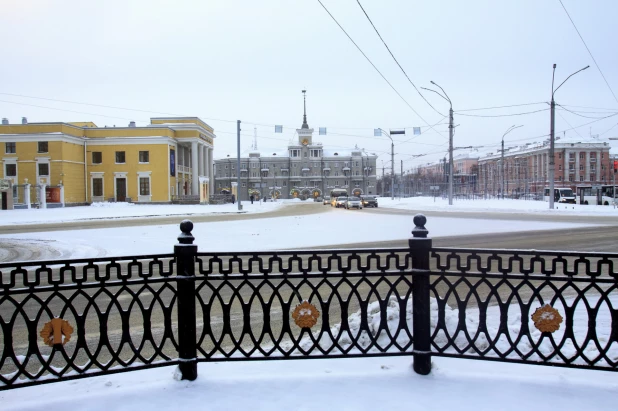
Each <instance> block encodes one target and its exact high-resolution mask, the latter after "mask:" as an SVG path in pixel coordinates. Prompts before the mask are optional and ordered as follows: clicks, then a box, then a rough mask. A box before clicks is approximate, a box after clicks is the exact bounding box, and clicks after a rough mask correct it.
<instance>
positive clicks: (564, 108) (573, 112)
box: [556, 104, 616, 119]
mask: <svg viewBox="0 0 618 411" xmlns="http://www.w3.org/2000/svg"><path fill="white" fill-rule="evenodd" d="M556 105H557V106H560V109H561V110H564V111H568V112H569V113H571V114H575V115H576V116H579V117H584V118H594V119H604V118H607V116H603V117H591V116H584V115H583V114H579V113H578V112H575V111H572V110H569V109H568V108H566V107H564V106H562V105H560V104H556ZM605 114H608V113H605ZM615 114H616V113H615Z"/></svg>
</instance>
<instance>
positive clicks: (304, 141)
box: [301, 138, 309, 146]
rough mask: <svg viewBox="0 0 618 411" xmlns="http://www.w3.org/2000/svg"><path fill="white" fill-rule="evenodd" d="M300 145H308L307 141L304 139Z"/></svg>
mask: <svg viewBox="0 0 618 411" xmlns="http://www.w3.org/2000/svg"><path fill="white" fill-rule="evenodd" d="M301 143H302V144H303V146H306V145H307V144H309V140H307V139H306V138H304V139H303V141H301Z"/></svg>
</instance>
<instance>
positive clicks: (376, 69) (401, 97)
mask: <svg viewBox="0 0 618 411" xmlns="http://www.w3.org/2000/svg"><path fill="white" fill-rule="evenodd" d="M318 3H320V5H321V6H322V8H323V9H324V10H325V11H326V12H327V13H328V15H329V16H330V18H331V19H333V21H334V22H335V23H336V24H337V26H339V28H340V29H341V31H343V33H344V34H345V35H346V36H347V37H348V39H349V40H350V41H351V42H352V44H354V46H356V48H357V49H358V51H360V53H361V54H362V55H363V57H365V59H366V60H367V61H368V62H369V64H371V66H372V67H373V68H374V69H375V71H377V72H378V74H379V75H380V76H381V77H382V78H383V79H384V81H386V83H387V84H388V85H389V86H390V87H391V88H392V89H393V91H394V92H395V93H397V95H398V96H399V98H400V99H401V100H402V101H403V102H404V103H406V105H407V106H408V107H409V108H410V110H412V111H413V112H414V114H416V115H417V116H418V118H420V119H421V120H422V121H423V122H424V123H425V124H427V125H428V126H429V123H428V122H427V120H425V119H424V118H423V116H421V115H420V114H419V113H418V112H417V111H416V110H415V109H414V107H412V106H411V105H410V103H408V102H407V100H406V99H405V98H403V96H402V95H401V93H399V91H397V89H396V88H395V87H394V86H393V85H392V84H391V82H390V81H388V80H387V78H386V77H384V74H382V72H381V71H380V70H379V69H378V68H377V67H376V65H375V64H373V62H372V61H371V59H370V58H369V57H367V55H366V54H365V52H364V51H363V50H362V49H361V48H360V47H359V45H358V44H356V42H355V41H354V39H352V37H351V36H350V35H349V34H348V32H347V31H345V29H344V28H343V26H342V25H341V24H339V22H338V21H337V19H336V18H335V16H333V15H332V14H331V12H330V11H328V9H327V8H326V6H325V5H324V4H323V3H322V1H321V0H318ZM430 128H432V129H433V127H431V126H430ZM435 131H436V133H438V134H440V135H441V136H442V134H441V133H440V132H439V131H437V130H435ZM442 137H444V136H442Z"/></svg>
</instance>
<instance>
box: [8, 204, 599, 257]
mask: <svg viewBox="0 0 618 411" xmlns="http://www.w3.org/2000/svg"><path fill="white" fill-rule="evenodd" d="M437 201H440V200H437ZM469 203H470V204H472V203H474V204H477V207H483V206H482V204H483V203H481V202H480V201H475V202H469ZM469 203H464V202H463V201H458V202H457V203H456V208H453V210H469V211H486V210H491V211H496V210H498V211H504V212H505V213H512V210H513V207H515V206H516V205H519V204H521V203H523V204H525V205H530V206H537V205H543V204H545V203H541V202H534V201H526V202H524V201H521V202H520V201H517V200H504V201H501V200H500V201H498V200H495V201H490V202H488V203H487V205H485V206H484V207H487V208H485V209H483V208H467V209H466V208H465V207H461V205H468V204H469ZM117 204H119V203H116V204H114V203H103V205H102V206H99V207H92V206H91V207H72V208H65V209H47V210H13V211H9V212H3V213H0V218H1V220H0V224H15V223H16V222H17V221H19V222H20V224H24V223H28V224H31V223H37V222H38V223H44V222H59V221H76V220H80V219H94V218H102V219H117V218H127V217H144V216H152V215H164V216H166V215H178V222H180V221H181V220H182V219H183V218H191V214H192V215H197V214H208V213H235V212H237V210H236V207H237V206H235V205H231V204H227V205H217V206H199V205H195V206H193V205H191V206H170V205H143V206H142V205H127V204H125V205H124V206H121V205H117ZM123 204H124V203H123ZM436 204H438V203H436ZM509 204H510V205H509ZM281 206H290V207H311V206H316V207H329V206H322V205H314V204H307V203H303V202H300V201H296V202H294V201H290V202H276V203H268V202H267V203H259V204H258V203H254V204H253V205H252V204H250V203H244V204H243V208H244V210H246V211H247V212H250V213H254V212H264V211H266V210H273V209H275V208H277V207H281ZM380 206H381V207H397V208H405V209H410V210H415V211H418V212H422V211H424V210H429V209H431V207H434V203H433V199H431V198H410V199H403V200H401V201H398V200H395V201H391V200H390V199H383V198H380ZM443 206H444V205H443ZM502 206H507V208H499V207H502ZM176 207H177V208H176ZM446 207H448V205H447V206H446ZM589 207H593V206H589ZM599 207H600V211H599V212H605V211H607V210H606V209H607V207H605V209H603V207H601V206H599ZM526 210H528V209H519V211H520V212H521V211H526ZM547 211H549V210H547ZM554 211H555V210H554ZM576 226H580V227H584V226H586V224H585V219H584V220H583V221H582V222H578V223H566V222H559V223H558V222H539V221H533V222H531V221H528V222H526V221H516V220H492V222H491V224H488V223H487V222H486V221H484V220H479V219H460V218H450V217H431V218H429V219H428V223H427V229H428V230H429V234H430V236H431V237H434V238H435V237H443V236H453V235H463V234H483V233H495V232H504V231H507V232H517V231H532V230H552V229H562V228H570V227H576ZM413 228H414V224H413V222H412V217H411V216H409V215H395V214H391V215H389V214H382V213H367V212H365V210H343V209H337V210H334V209H333V212H329V213H318V214H309V215H299V216H293V217H277V218H261V219H255V220H242V221H224V222H208V223H196V224H195V227H194V229H193V235H194V237H195V238H196V244H198V246H199V249H200V250H201V251H251V250H275V249H289V248H303V247H315V246H321V245H334V244H350V243H360V242H369V241H391V240H404V239H407V238H410V237H411V231H412V229H413ZM178 234H180V230H179V228H178V224H167V225H152V226H140V227H133V228H131V229H127V228H126V227H117V228H102V229H84V230H74V231H65V232H62V231H53V232H40V233H24V234H10V235H9V234H6V235H0V240H13V241H18V242H21V243H25V242H41V243H45V245H46V247H48V249H49V250H61V251H62V253H61V254H62V255H64V256H66V255H68V254H69V253H70V254H71V255H72V256H73V257H74V258H88V257H101V256H106V255H107V256H111V255H116V256H118V255H132V254H133V255H134V254H154V253H170V252H172V250H173V245H174V244H175V243H176V237H177V236H178ZM93 239H96V241H94V240H93ZM0 251H1V250H0ZM46 258H53V253H51V252H50V254H49V257H48V256H47V255H44V256H43V257H41V258H40V259H46Z"/></svg>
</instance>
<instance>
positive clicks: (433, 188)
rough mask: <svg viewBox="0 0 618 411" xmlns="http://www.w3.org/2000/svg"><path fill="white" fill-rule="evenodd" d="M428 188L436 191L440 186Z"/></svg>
mask: <svg viewBox="0 0 618 411" xmlns="http://www.w3.org/2000/svg"><path fill="white" fill-rule="evenodd" d="M429 189H430V190H436V191H437V190H439V189H440V186H429Z"/></svg>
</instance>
